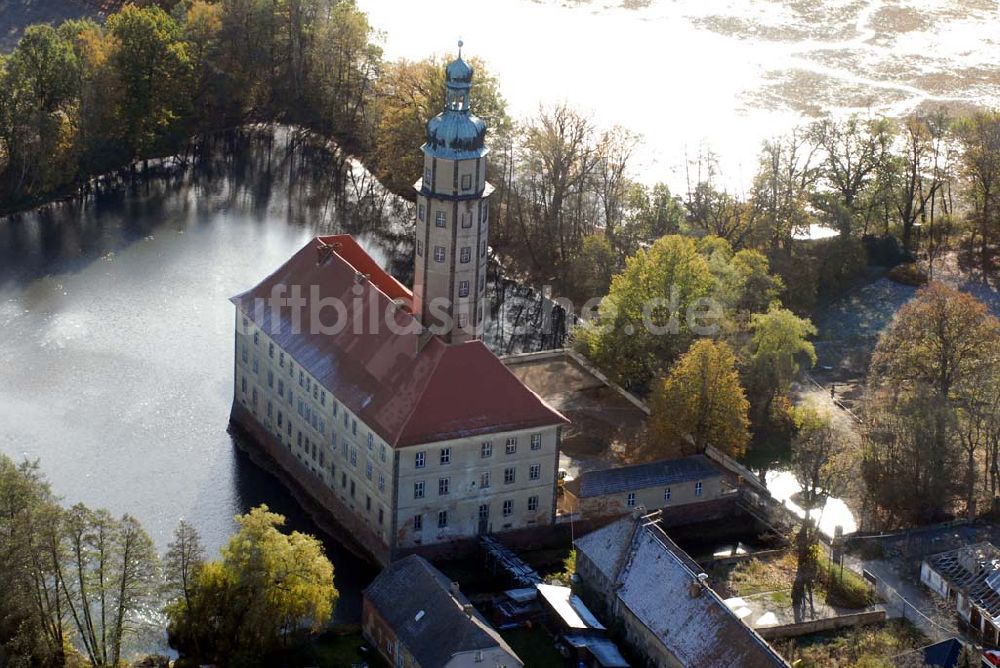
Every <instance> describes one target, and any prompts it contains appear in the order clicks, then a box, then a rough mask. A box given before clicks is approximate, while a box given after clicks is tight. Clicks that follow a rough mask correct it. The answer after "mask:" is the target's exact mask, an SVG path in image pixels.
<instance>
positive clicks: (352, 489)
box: [351, 480, 354, 499]
mask: <svg viewBox="0 0 1000 668" xmlns="http://www.w3.org/2000/svg"><path fill="white" fill-rule="evenodd" d="M351 498H352V499H353V498H354V481H353V480H351Z"/></svg>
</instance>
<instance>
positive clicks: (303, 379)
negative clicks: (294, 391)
mask: <svg viewBox="0 0 1000 668" xmlns="http://www.w3.org/2000/svg"><path fill="white" fill-rule="evenodd" d="M305 386H306V375H305V374H304V373H302V369H299V387H305Z"/></svg>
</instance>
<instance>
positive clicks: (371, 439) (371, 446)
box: [368, 432, 375, 452]
mask: <svg viewBox="0 0 1000 668" xmlns="http://www.w3.org/2000/svg"><path fill="white" fill-rule="evenodd" d="M374 448H375V434H373V433H371V432H368V451H369V452H371V451H372V450H373V449H374Z"/></svg>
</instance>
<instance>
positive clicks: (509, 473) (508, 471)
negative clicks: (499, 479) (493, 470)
mask: <svg viewBox="0 0 1000 668" xmlns="http://www.w3.org/2000/svg"><path fill="white" fill-rule="evenodd" d="M516 473H517V470H516V469H515V468H514V467H513V466H510V467H508V468H505V469H504V470H503V484H505V485H510V484H511V483H513V482H514V477H515V474H516Z"/></svg>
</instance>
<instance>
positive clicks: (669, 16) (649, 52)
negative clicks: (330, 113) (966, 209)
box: [358, 0, 1000, 192]
mask: <svg viewBox="0 0 1000 668" xmlns="http://www.w3.org/2000/svg"><path fill="white" fill-rule="evenodd" d="M358 5H359V6H360V7H361V8H362V9H364V10H365V11H366V12H368V14H369V16H370V18H371V22H372V24H373V25H374V26H375V27H376V28H378V29H381V30H382V31H384V48H385V52H386V55H387V56H388V57H390V58H400V57H403V58H409V59H419V58H424V57H426V56H428V55H431V54H433V53H445V54H448V53H454V51H455V42H456V40H457V39H458V38H459V37H461V38H462V39H464V41H465V45H466V46H465V53H467V54H469V55H475V56H479V57H481V58H483V59H484V60H485V62H486V63H487V65H488V67H489V68H490V70H491V72H493V73H494V74H495V75H496V76H497V77H498V79H499V81H500V87H501V90H502V92H503V94H504V96H505V97H506V98H507V100H508V103H509V107H510V112H511V114H512V115H513V116H514V117H515V118H519V117H524V116H529V115H531V114H533V113H535V112H536V110H537V109H538V106H539V105H540V104H545V105H550V104H552V103H554V102H558V101H560V100H565V101H567V102H569V103H570V104H571V105H572V106H574V107H577V108H579V109H581V110H584V111H587V112H590V113H591V114H592V115H593V117H594V120H595V122H596V123H597V124H598V125H599V126H603V127H606V126H609V125H611V124H613V123H620V124H621V125H624V126H625V127H627V128H630V129H632V130H633V131H635V132H638V133H640V134H641V135H642V136H643V140H644V143H643V145H642V146H641V147H640V149H639V150H638V151H637V153H636V165H637V167H638V170H639V171H638V176H639V178H640V179H641V180H643V181H646V182H653V181H657V180H661V181H665V182H667V183H669V184H670V186H671V188H672V189H673V190H674V191H675V192H683V189H684V187H685V183H686V180H687V175H686V173H685V169H684V168H685V157H686V156H688V157H691V158H694V157H696V156H697V155H698V153H699V151H701V150H703V149H709V150H711V151H713V152H714V153H715V154H717V156H718V159H719V163H720V171H721V174H722V183H723V184H724V185H728V186H729V187H730V188H732V189H734V190H736V191H740V192H741V191H742V190H743V189H745V188H746V187H747V186H748V185H749V183H750V180H751V179H752V178H753V175H754V173H755V172H756V167H757V154H758V150H759V147H760V143H761V141H762V140H764V139H767V138H770V137H774V136H777V135H781V134H783V133H786V132H788V131H789V129H790V128H792V127H793V126H794V125H796V124H800V123H804V122H807V121H809V120H811V119H814V118H816V117H818V116H819V115H821V114H823V113H833V114H846V113H850V112H868V111H871V112H874V113H879V114H888V115H891V116H898V115H902V114H906V113H909V112H910V111H913V110H914V109H917V108H920V107H921V106H922V105H927V104H934V103H946V104H949V105H951V106H954V107H956V108H958V107H962V106H965V105H969V104H979V105H987V106H996V105H997V104H1000V41H998V35H1000V33H998V31H997V25H998V20H1000V8H998V5H997V3H996V2H994V1H992V0H497V1H495V2H490V3H469V2H467V1H464V0H422V1H421V2H386V1H385V0H359V2H358ZM473 102H474V101H473Z"/></svg>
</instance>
